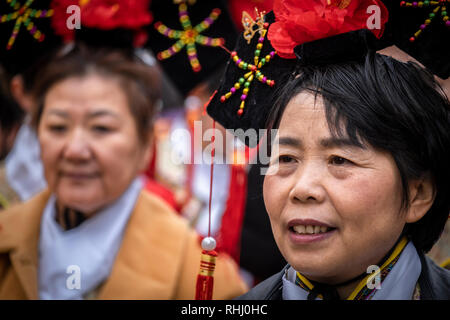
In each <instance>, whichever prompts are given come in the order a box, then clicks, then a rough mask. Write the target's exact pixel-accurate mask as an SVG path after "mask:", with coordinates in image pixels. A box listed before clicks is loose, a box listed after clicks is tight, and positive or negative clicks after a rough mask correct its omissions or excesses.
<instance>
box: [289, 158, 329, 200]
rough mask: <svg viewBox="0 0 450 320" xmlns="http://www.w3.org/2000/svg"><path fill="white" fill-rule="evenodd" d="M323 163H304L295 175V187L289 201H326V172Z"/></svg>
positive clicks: (291, 191)
mask: <svg viewBox="0 0 450 320" xmlns="http://www.w3.org/2000/svg"><path fill="white" fill-rule="evenodd" d="M320 163H321V161H315V160H307V161H303V162H302V163H301V164H300V165H299V166H298V168H297V172H296V174H295V175H293V179H295V180H294V182H293V185H292V188H291V190H290V192H289V199H290V200H291V201H293V202H302V203H321V202H323V201H324V200H325V197H326V190H325V188H324V185H323V180H324V170H323V168H322V167H321V164H320Z"/></svg>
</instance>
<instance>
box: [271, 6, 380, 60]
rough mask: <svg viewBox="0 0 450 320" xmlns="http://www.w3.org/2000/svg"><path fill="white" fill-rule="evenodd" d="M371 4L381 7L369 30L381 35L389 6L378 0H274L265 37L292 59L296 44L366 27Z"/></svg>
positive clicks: (282, 54)
mask: <svg viewBox="0 0 450 320" xmlns="http://www.w3.org/2000/svg"><path fill="white" fill-rule="evenodd" d="M372 5H376V6H378V7H379V8H380V10H379V12H380V28H379V29H372V30H371V31H372V32H373V33H374V35H375V36H376V37H377V38H380V37H381V35H382V34H383V31H384V25H385V23H386V22H387V20H388V10H387V8H386V7H385V5H384V4H383V3H382V2H381V1H380V0H275V1H274V6H273V11H274V13H275V22H274V23H272V24H271V25H270V27H269V31H268V35H267V37H268V39H269V40H270V43H271V44H272V46H273V47H274V48H275V50H277V53H278V55H279V56H280V57H282V58H286V59H292V58H295V54H294V48H295V47H296V46H297V45H300V44H303V43H305V42H309V41H314V40H318V39H322V38H327V37H330V36H334V35H338V34H341V33H346V32H350V31H354V30H359V29H364V28H365V29H368V26H367V22H368V20H370V18H371V16H372V15H373V14H374V13H372V11H369V13H367V9H368V7H369V6H372Z"/></svg>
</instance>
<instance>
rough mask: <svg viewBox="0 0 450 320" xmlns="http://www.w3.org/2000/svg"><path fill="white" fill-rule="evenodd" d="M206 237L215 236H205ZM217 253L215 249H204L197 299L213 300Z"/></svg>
mask: <svg viewBox="0 0 450 320" xmlns="http://www.w3.org/2000/svg"><path fill="white" fill-rule="evenodd" d="M206 239H212V240H213V241H214V246H215V240H214V239H213V238H205V239H203V241H202V244H203V242H204V241H205V240H206ZM216 258H217V253H216V252H215V251H214V250H203V251H202V257H201V260H200V271H199V273H198V276H197V286H196V290H195V300H212V295H213V288H214V269H215V268H216Z"/></svg>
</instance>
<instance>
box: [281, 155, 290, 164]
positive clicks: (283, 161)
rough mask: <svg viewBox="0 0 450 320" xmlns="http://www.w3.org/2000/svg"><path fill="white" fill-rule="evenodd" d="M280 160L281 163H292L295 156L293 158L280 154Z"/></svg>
mask: <svg viewBox="0 0 450 320" xmlns="http://www.w3.org/2000/svg"><path fill="white" fill-rule="evenodd" d="M278 161H279V162H280V163H291V162H293V161H294V158H292V157H290V156H286V155H283V156H279V157H278Z"/></svg>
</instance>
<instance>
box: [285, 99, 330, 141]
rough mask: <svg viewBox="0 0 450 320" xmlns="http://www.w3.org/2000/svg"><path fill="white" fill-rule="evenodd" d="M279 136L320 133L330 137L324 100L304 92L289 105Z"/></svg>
mask: <svg viewBox="0 0 450 320" xmlns="http://www.w3.org/2000/svg"><path fill="white" fill-rule="evenodd" d="M278 129H279V134H280V135H281V134H286V133H290V134H291V135H292V134H303V133H308V132H310V133H313V132H314V133H320V134H322V135H323V134H325V135H328V136H329V135H330V132H329V128H328V124H327V120H326V114H325V108H324V105H323V99H322V97H321V96H320V95H317V96H315V95H314V94H312V93H310V92H307V91H302V92H300V93H299V94H297V95H296V96H294V97H293V98H292V99H291V100H290V101H289V103H288V104H287V106H286V108H285V110H284V112H283V115H282V117H281V121H280V125H279V128H278Z"/></svg>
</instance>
